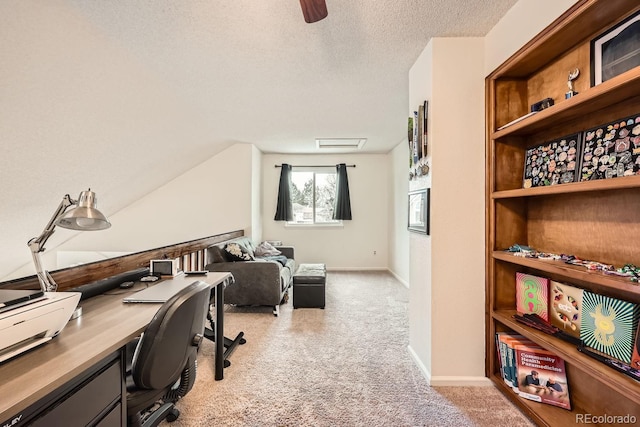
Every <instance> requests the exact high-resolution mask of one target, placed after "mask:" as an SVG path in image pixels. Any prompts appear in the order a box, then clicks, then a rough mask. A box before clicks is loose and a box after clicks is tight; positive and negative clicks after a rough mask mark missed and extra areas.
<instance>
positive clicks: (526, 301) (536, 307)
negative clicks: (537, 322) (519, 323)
mask: <svg viewBox="0 0 640 427" xmlns="http://www.w3.org/2000/svg"><path fill="white" fill-rule="evenodd" d="M516 310H518V312H519V313H522V314H528V313H535V314H537V315H538V316H540V317H542V318H543V319H544V320H546V321H547V322H548V321H549V279H547V278H544V277H538V276H534V275H531V274H525V273H516Z"/></svg>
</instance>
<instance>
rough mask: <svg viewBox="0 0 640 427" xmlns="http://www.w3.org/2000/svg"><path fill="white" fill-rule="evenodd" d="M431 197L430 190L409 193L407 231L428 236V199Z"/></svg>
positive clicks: (424, 189)
mask: <svg viewBox="0 0 640 427" xmlns="http://www.w3.org/2000/svg"><path fill="white" fill-rule="evenodd" d="M430 195H431V189H430V188H423V189H421V190H416V191H411V192H410V193H409V213H408V225H407V228H408V230H409V231H413V232H416V233H422V234H427V235H428V234H429V199H430Z"/></svg>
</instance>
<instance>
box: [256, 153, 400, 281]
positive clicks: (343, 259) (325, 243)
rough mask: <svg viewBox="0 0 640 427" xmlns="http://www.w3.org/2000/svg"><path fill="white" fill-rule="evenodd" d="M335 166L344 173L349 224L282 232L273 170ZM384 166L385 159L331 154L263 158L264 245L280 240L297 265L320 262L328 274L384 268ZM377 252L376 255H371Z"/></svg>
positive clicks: (386, 245) (386, 218) (386, 179)
mask: <svg viewBox="0 0 640 427" xmlns="http://www.w3.org/2000/svg"><path fill="white" fill-rule="evenodd" d="M282 163H288V164H291V165H335V164H337V163H346V164H355V165H356V167H355V168H347V175H348V177H349V191H350V195H351V212H352V215H353V220H352V221H344V226H343V227H323V226H317V227H307V226H286V225H285V223H284V222H283V221H274V220H273V217H274V215H275V212H276V208H275V207H276V200H277V197H278V181H279V177H280V169H279V168H276V167H275V165H276V164H278V165H279V164H282ZM388 169H389V164H388V157H387V155H386V154H335V155H285V154H264V155H263V156H262V196H263V200H262V202H263V211H262V216H263V218H264V222H263V225H262V227H263V231H262V235H263V238H264V239H265V240H282V241H283V243H284V244H285V245H290V246H295V251H296V253H295V255H296V261H297V262H298V263H314V262H321V263H325V264H326V265H327V268H328V269H333V270H337V269H352V270H356V269H387V268H388V263H387V262H388V248H389V243H388V237H387V230H388V228H387V227H388V221H389V215H388V211H389V210H388V204H389V196H388V191H389V185H388V182H389V172H388ZM374 251H376V255H374V254H373V252H374Z"/></svg>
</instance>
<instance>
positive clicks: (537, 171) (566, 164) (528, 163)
mask: <svg viewBox="0 0 640 427" xmlns="http://www.w3.org/2000/svg"><path fill="white" fill-rule="evenodd" d="M632 175H640V114H635V115H633V116H630V117H626V118H623V119H619V120H615V121H613V122H610V123H606V124H603V125H600V126H597V127H594V128H591V129H588V130H586V131H584V132H578V133H574V134H571V135H567V136H564V137H562V138H558V139H554V140H552V141H549V142H546V143H544V144H541V145H537V146H534V147H530V148H528V149H527V151H526V155H525V164H524V177H523V187H524V188H531V187H543V186H548V185H555V184H567V183H570V182H581V181H590V180H596V179H610V178H616V177H622V176H632Z"/></svg>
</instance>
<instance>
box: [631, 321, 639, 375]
mask: <svg viewBox="0 0 640 427" xmlns="http://www.w3.org/2000/svg"><path fill="white" fill-rule="evenodd" d="M631 367H632V368H634V369H640V325H639V326H638V330H637V331H636V341H635V345H634V346H633V355H632V356H631Z"/></svg>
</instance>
